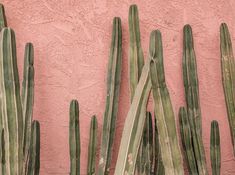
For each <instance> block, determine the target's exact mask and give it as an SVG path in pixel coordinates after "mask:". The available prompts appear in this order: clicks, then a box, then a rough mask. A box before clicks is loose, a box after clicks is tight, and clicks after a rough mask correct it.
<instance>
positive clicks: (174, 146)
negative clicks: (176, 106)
mask: <svg viewBox="0 0 235 175" xmlns="http://www.w3.org/2000/svg"><path fill="white" fill-rule="evenodd" d="M150 57H151V62H150V77H151V82H152V91H153V99H154V112H155V114H156V120H157V122H156V123H157V129H158V134H159V136H158V137H159V143H160V148H161V155H162V161H163V165H164V168H165V174H171V175H173V174H175V175H178V174H184V169H183V161H182V156H181V152H180V148H179V142H178V138H177V134H176V125H175V117H174V113H173V108H172V104H171V101H170V96H169V92H168V89H167V87H166V83H165V75H164V66H163V51H162V39H161V33H160V31H159V30H156V31H153V32H151V37H150Z"/></svg>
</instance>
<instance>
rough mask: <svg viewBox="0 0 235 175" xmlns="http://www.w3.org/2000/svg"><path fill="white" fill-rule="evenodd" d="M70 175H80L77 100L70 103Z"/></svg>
mask: <svg viewBox="0 0 235 175" xmlns="http://www.w3.org/2000/svg"><path fill="white" fill-rule="evenodd" d="M69 148H70V175H80V153H81V150H80V149H81V148H80V131H79V106H78V101H77V100H72V101H71V103H70V118H69Z"/></svg>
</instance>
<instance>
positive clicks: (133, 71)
mask: <svg viewBox="0 0 235 175" xmlns="http://www.w3.org/2000/svg"><path fill="white" fill-rule="evenodd" d="M129 36H130V37H129V38H130V42H129V79H130V93H131V95H130V96H131V101H132V99H133V97H134V94H135V89H136V86H137V84H138V81H139V79H140V76H141V72H142V68H143V66H144V54H143V51H142V47H141V39H140V27H139V16H138V8H137V6H136V5H135V4H134V5H131V6H130V8H129Z"/></svg>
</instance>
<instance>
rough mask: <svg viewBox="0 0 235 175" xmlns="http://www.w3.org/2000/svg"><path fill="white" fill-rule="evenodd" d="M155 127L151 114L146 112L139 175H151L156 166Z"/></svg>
mask: <svg viewBox="0 0 235 175" xmlns="http://www.w3.org/2000/svg"><path fill="white" fill-rule="evenodd" d="M153 133H154V132H153V125H152V116H151V113H150V112H146V120H145V126H144V132H143V139H142V145H141V146H142V148H141V149H140V151H139V153H138V154H139V155H140V156H139V157H138V158H139V162H138V164H137V165H139V166H138V168H137V169H138V174H139V175H150V174H151V172H152V168H153V164H154V155H153V149H154V148H153Z"/></svg>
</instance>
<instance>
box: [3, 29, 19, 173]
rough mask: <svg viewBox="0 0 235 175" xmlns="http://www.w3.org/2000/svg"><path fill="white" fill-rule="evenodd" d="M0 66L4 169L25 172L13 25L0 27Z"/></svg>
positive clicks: (8, 171)
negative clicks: (1, 28)
mask: <svg viewBox="0 0 235 175" xmlns="http://www.w3.org/2000/svg"><path fill="white" fill-rule="evenodd" d="M0 69H1V71H0V79H1V81H0V92H1V108H2V109H1V117H2V121H3V128H4V142H5V160H6V164H5V166H6V167H5V169H6V174H7V175H13V174H14V175H21V174H22V172H23V115H22V106H21V98H20V82H19V75H18V67H17V58H16V43H15V34H14V32H13V30H12V29H10V28H3V30H2V31H1V43H0Z"/></svg>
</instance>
